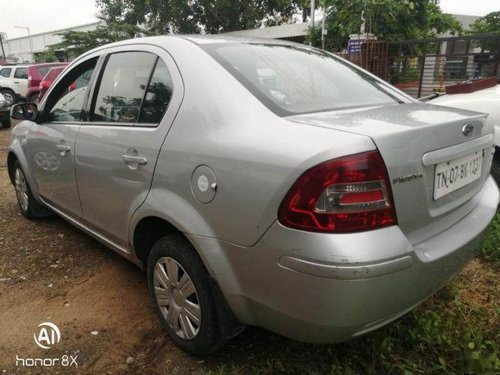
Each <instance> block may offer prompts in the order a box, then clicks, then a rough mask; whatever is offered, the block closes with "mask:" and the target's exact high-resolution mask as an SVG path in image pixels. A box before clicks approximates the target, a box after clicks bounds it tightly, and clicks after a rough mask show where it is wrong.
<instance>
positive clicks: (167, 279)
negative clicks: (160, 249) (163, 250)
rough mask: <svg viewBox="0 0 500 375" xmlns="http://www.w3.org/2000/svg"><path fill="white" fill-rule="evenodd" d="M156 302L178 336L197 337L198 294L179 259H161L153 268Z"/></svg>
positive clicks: (198, 324) (199, 315)
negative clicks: (178, 261)
mask: <svg viewBox="0 0 500 375" xmlns="http://www.w3.org/2000/svg"><path fill="white" fill-rule="evenodd" d="M153 281H154V291H155V297H156V302H157V303H158V306H159V308H160V311H161V313H162V314H163V317H164V318H165V320H166V321H167V323H168V325H169V326H170V328H172V330H173V331H174V332H175V334H176V335H177V336H179V337H180V338H183V339H185V340H191V339H193V338H195V337H196V336H197V335H198V333H199V331H200V327H201V308H200V303H199V299H198V293H197V292H196V288H195V286H194V284H193V281H192V280H191V278H190V277H189V275H188V274H187V273H186V271H184V269H183V268H182V266H181V265H180V264H179V263H177V261H176V260H174V259H173V258H170V257H164V258H160V259H158V261H157V262H156V265H155V270H154V277H153Z"/></svg>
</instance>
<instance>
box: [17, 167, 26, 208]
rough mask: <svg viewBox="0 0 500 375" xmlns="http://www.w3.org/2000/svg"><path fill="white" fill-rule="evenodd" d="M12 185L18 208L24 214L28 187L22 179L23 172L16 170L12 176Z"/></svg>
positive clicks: (23, 178) (24, 179)
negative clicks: (14, 189)
mask: <svg viewBox="0 0 500 375" xmlns="http://www.w3.org/2000/svg"><path fill="white" fill-rule="evenodd" d="M14 185H15V188H16V196H17V201H18V202H19V206H21V209H22V210H23V211H24V212H26V211H28V185H27V184H26V178H25V177H24V173H23V171H22V170H20V169H19V168H18V169H16V172H15V174H14Z"/></svg>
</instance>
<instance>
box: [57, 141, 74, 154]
mask: <svg viewBox="0 0 500 375" xmlns="http://www.w3.org/2000/svg"><path fill="white" fill-rule="evenodd" d="M56 147H57V149H58V150H59V153H60V154H61V155H62V156H64V155H66V153H67V152H68V151H69V150H71V147H69V146H68V145H65V144H64V143H59V144H58V145H57V146H56Z"/></svg>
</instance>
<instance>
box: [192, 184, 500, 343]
mask: <svg viewBox="0 0 500 375" xmlns="http://www.w3.org/2000/svg"><path fill="white" fill-rule="evenodd" d="M498 202H499V192H498V188H497V186H496V184H495V183H494V181H493V179H492V178H489V179H488V180H487V182H486V183H485V185H484V187H483V189H482V191H481V192H480V193H479V195H478V204H477V205H476V207H475V208H474V210H472V211H471V212H470V213H469V214H468V215H467V216H465V217H464V218H463V219H462V220H461V221H460V222H458V223H456V224H455V225H453V226H452V227H451V228H449V229H448V230H446V231H443V232H442V233H440V234H438V235H436V236H434V237H432V238H429V239H427V240H425V241H423V242H421V243H418V244H413V245H412V244H410V243H409V242H408V240H407V239H406V237H405V236H404V234H403V233H402V232H401V231H400V229H399V228H398V227H397V226H394V227H389V228H384V229H380V230H375V231H371V232H366V233H356V234H342V235H332V234H322V233H308V232H302V231H297V230H293V229H289V228H285V227H283V226H282V225H280V224H279V223H277V222H276V223H274V224H273V226H272V227H271V228H269V230H268V231H267V232H266V233H265V235H264V236H263V237H262V238H261V240H260V241H259V242H258V243H257V244H256V245H254V246H253V247H251V248H243V247H239V246H236V245H232V244H228V243H220V242H217V241H216V240H213V239H207V238H204V239H202V238H192V240H193V242H194V243H195V244H197V247H198V248H205V249H207V250H206V251H205V252H204V254H202V256H203V257H204V260H205V262H206V263H207V265H208V267H209V268H210V270H211V272H212V274H213V276H214V277H215V278H216V280H217V282H218V283H219V285H220V287H221V290H222V291H223V293H224V295H225V297H226V299H227V301H228V303H229V305H230V307H231V308H232V310H233V312H234V314H235V315H236V317H237V318H238V319H239V320H240V321H241V322H242V323H245V324H249V325H257V326H261V327H263V328H266V329H268V330H270V331H273V332H276V333H279V334H281V335H284V336H287V337H290V338H293V339H297V340H301V341H306V342H313V343H333V342H338V341H343V340H346V339H348V338H350V337H354V336H358V335H361V334H363V333H366V332H369V331H371V330H373V329H375V328H378V327H380V326H382V325H384V324H387V323H388V322H390V321H392V320H394V319H396V318H398V317H399V316H401V315H403V314H405V313H406V312H408V311H409V310H411V309H412V308H413V307H414V306H416V305H417V304H419V303H420V302H421V301H423V300H424V299H425V298H427V297H428V296H429V295H431V294H432V293H433V292H435V291H436V290H437V289H439V288H440V287H441V286H442V285H443V284H444V283H446V281H447V280H448V279H449V278H450V277H452V276H453V275H455V274H456V273H457V272H458V271H460V270H461V269H462V268H463V267H464V266H465V265H466V264H467V262H469V261H470V260H471V258H473V257H474V255H475V252H476V250H477V248H478V246H479V243H480V240H481V239H482V237H483V235H484V234H485V232H486V229H487V228H488V225H489V223H490V222H491V220H492V219H493V217H494V216H495V213H496V208H497V205H498ZM212 241H213V242H212ZM201 242H203V243H201ZM198 245H199V246H198ZM221 253H222V254H221Z"/></svg>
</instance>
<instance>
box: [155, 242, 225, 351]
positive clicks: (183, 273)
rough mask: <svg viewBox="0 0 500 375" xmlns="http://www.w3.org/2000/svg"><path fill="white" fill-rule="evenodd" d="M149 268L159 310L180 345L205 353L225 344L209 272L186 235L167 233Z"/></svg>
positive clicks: (156, 305)
mask: <svg viewBox="0 0 500 375" xmlns="http://www.w3.org/2000/svg"><path fill="white" fill-rule="evenodd" d="M147 271H148V284H149V289H150V292H151V297H152V299H153V304H154V307H155V311H156V313H157V314H158V317H159V319H160V321H161V324H162V325H163V327H164V328H165V330H166V331H167V334H168V335H169V336H170V338H171V339H172V340H173V341H174V342H175V343H176V344H177V345H178V346H180V347H181V348H182V349H183V350H185V351H186V352H188V353H191V354H194V355H203V354H207V353H210V352H213V351H215V350H217V349H218V348H219V347H221V346H222V345H223V344H224V342H225V340H224V338H223V337H222V335H221V334H220V327H219V324H220V318H218V316H217V309H216V305H215V298H214V296H213V293H212V291H211V287H210V281H209V275H208V272H207V270H206V268H205V266H204V265H203V263H202V261H201V259H200V258H199V256H198V254H197V253H196V251H195V250H194V249H193V247H192V246H191V244H190V243H189V242H188V241H187V240H186V239H185V238H184V237H183V236H182V235H180V234H171V235H168V236H165V237H163V238H161V239H160V240H159V241H158V242H157V243H156V244H155V245H154V247H153V249H152V251H151V254H150V256H149V259H148V269H147Z"/></svg>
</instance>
